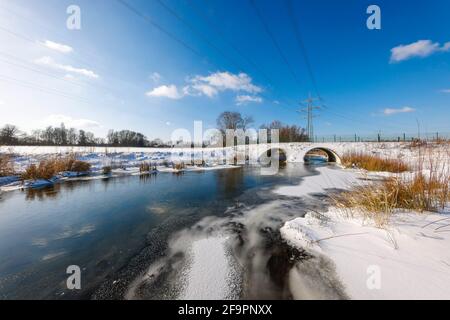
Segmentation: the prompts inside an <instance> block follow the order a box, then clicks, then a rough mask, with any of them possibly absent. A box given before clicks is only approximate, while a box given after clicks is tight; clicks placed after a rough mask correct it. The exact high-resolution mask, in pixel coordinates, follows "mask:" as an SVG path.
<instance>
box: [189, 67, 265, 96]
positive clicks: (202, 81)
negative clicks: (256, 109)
mask: <svg viewBox="0 0 450 320" xmlns="http://www.w3.org/2000/svg"><path fill="white" fill-rule="evenodd" d="M189 81H190V82H191V84H192V85H191V87H192V89H194V90H197V91H198V92H199V93H201V94H204V95H207V96H209V97H212V96H214V95H216V94H217V93H218V92H219V91H225V90H231V91H236V92H238V91H242V92H247V93H259V92H261V91H262V89H261V88H260V87H258V86H256V85H254V84H253V83H252V78H250V77H249V76H248V75H247V74H245V73H239V74H233V73H230V72H216V73H212V74H210V75H208V76H195V77H193V78H192V79H190V80H189Z"/></svg>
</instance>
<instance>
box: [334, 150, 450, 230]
mask: <svg viewBox="0 0 450 320" xmlns="http://www.w3.org/2000/svg"><path fill="white" fill-rule="evenodd" d="M449 155H450V154H449V153H448V150H447V151H443V152H442V153H439V152H436V151H433V149H431V148H428V149H422V150H420V152H419V156H418V159H417V163H416V167H415V168H414V170H415V171H414V173H412V174H404V175H400V176H397V177H390V178H386V179H385V180H383V181H381V182H373V183H371V184H368V185H364V186H359V187H356V188H354V189H352V190H350V191H346V192H343V193H341V194H340V195H338V196H337V197H335V198H334V200H335V204H336V205H337V206H338V207H341V208H345V209H347V212H349V213H350V214H351V215H353V214H354V213H356V212H357V213H361V214H362V215H363V217H364V218H370V219H372V220H373V221H374V222H375V224H376V225H377V226H383V225H385V224H387V223H388V222H389V219H390V217H391V216H392V214H394V213H395V212H396V211H397V210H398V209H405V210H410V211H416V212H424V211H431V212H437V211H439V209H443V208H445V206H446V205H447V204H448V202H449V201H450V192H449V185H450V166H449V165H450V157H449Z"/></svg>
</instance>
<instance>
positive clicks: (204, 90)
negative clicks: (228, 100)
mask: <svg viewBox="0 0 450 320" xmlns="http://www.w3.org/2000/svg"><path fill="white" fill-rule="evenodd" d="M184 92H185V93H186V94H190V95H205V96H207V97H210V98H212V97H214V96H215V95H217V93H219V91H218V90H217V89H216V88H215V87H212V86H210V85H208V84H201V83H198V84H193V85H192V86H186V87H185V88H184Z"/></svg>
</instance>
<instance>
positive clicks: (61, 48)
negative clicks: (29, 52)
mask: <svg viewBox="0 0 450 320" xmlns="http://www.w3.org/2000/svg"><path fill="white" fill-rule="evenodd" d="M42 44H43V45H44V46H46V47H47V48H49V49H52V50H55V51H58V52H61V53H71V52H72V51H73V48H72V47H71V46H68V45H66V44H62V43H57V42H53V41H50V40H45V41H44V42H42Z"/></svg>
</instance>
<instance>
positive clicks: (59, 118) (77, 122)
mask: <svg viewBox="0 0 450 320" xmlns="http://www.w3.org/2000/svg"><path fill="white" fill-rule="evenodd" d="M44 122H45V124H46V125H48V126H59V125H61V123H64V125H65V126H66V128H76V129H89V128H98V127H100V123H98V122H97V121H94V120H89V119H75V118H72V117H69V116H65V115H62V114H52V115H50V116H48V117H47V118H45V121H44Z"/></svg>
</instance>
